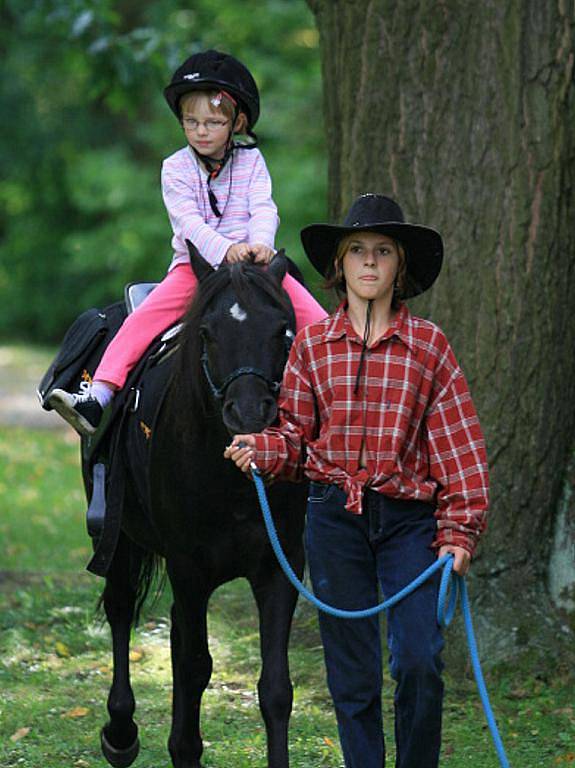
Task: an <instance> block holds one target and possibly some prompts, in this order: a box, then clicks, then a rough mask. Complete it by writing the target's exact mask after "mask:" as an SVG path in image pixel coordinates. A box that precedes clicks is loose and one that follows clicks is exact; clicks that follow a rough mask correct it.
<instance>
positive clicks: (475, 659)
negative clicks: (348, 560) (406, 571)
mask: <svg viewBox="0 0 575 768" xmlns="http://www.w3.org/2000/svg"><path fill="white" fill-rule="evenodd" d="M251 472H252V477H253V479H254V483H255V486H256V491H257V494H258V499H259V502H260V506H261V508H262V514H263V518H264V523H265V526H266V530H267V532H268V536H269V540H270V543H271V545H272V548H273V551H274V552H275V555H276V557H277V559H278V561H279V564H280V565H281V567H282V570H283V572H284V573H285V575H286V576H287V577H288V579H289V580H290V581H291V583H292V584H293V586H294V587H295V588H296V589H297V591H298V592H299V593H300V594H301V595H303V596H304V597H305V598H306V599H307V600H309V601H310V603H312V604H313V605H315V606H316V608H319V610H320V611H324V612H325V613H329V614H330V615H331V616H337V617H338V618H341V619H363V618H366V617H367V616H373V615H374V614H376V613H381V611H385V610H387V609H388V608H391V607H392V606H394V605H395V604H396V603H399V601H400V600H403V598H404V597H406V596H407V595H409V594H411V592H413V591H414V590H416V589H417V588H418V587H419V586H420V585H421V584H423V582H424V581H427V579H429V577H430V576H431V575H432V574H434V573H435V572H436V571H437V570H439V569H443V573H442V574H441V584H440V586H439V597H438V600H437V621H438V623H439V625H440V626H441V627H448V626H449V625H450V624H451V620H452V619H453V615H454V613H455V609H456V607H457V597H458V595H459V597H460V600H461V610H462V611H463V621H464V624H465V633H466V635H467V645H468V646H469V654H470V656H471V664H472V666H473V674H474V675H475V681H476V682H477V688H478V690H479V696H480V698H481V703H482V705H483V711H484V712H485V717H486V719H487V724H488V725H489V730H490V731H491V737H492V739H493V743H494V744H495V749H496V751H497V756H498V758H499V762H500V764H501V766H502V768H509V761H508V760H507V755H506V754H505V748H504V746H503V742H502V741H501V737H500V735H499V731H498V729H497V723H496V722H495V717H494V715H493V710H492V709H491V704H490V702H489V696H488V694H487V688H486V686H485V680H484V678H483V673H482V671H481V664H480V662H479V653H478V651H477V643H476V641H475V634H474V632H473V624H472V622H471V609H470V607H469V596H468V594H467V585H466V583H465V579H464V578H462V577H461V576H459V575H458V574H457V573H453V555H444V557H442V558H440V559H439V560H436V562H435V563H433V565H431V566H430V567H429V568H427V569H426V570H425V571H423V572H422V573H420V574H419V576H417V578H415V579H414V580H413V581H412V582H411V583H410V584H408V585H407V586H406V587H404V588H403V589H401V590H400V591H399V592H396V594H395V595H393V596H392V597H390V598H388V599H387V600H384V602H382V603H379V605H374V606H373V607H372V608H365V609H364V610H359V611H344V610H342V609H340V608H334V607H333V606H331V605H328V604H327V603H324V602H323V601H322V600H319V599H318V598H317V597H316V596H315V595H314V594H313V593H312V592H310V591H309V589H307V588H306V587H305V586H304V585H303V584H302V583H301V581H300V580H299V579H298V577H297V576H296V574H295V572H294V570H293V568H292V567H291V565H290V564H289V563H288V561H287V558H286V556H285V554H284V551H283V549H282V547H281V544H280V542H279V538H278V534H277V531H276V528H275V525H274V521H273V519H272V515H271V511H270V505H269V502H268V498H267V494H266V491H265V487H264V483H263V480H262V478H261V477H260V474H259V472H258V470H257V468H256V467H255V465H253V464H252V469H251ZM448 593H449V601H447V595H448ZM446 602H447V607H446Z"/></svg>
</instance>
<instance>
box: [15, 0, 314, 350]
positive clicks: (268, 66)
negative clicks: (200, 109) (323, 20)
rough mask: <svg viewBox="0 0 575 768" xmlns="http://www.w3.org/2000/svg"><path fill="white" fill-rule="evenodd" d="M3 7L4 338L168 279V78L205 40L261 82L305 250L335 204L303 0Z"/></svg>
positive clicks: (268, 146) (98, 0)
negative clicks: (308, 234)
mask: <svg viewBox="0 0 575 768" xmlns="http://www.w3.org/2000/svg"><path fill="white" fill-rule="evenodd" d="M0 19H1V25H0V41H1V45H2V52H3V57H2V58H3V65H4V76H3V78H2V79H1V81H0V110H1V112H2V115H3V119H2V121H0V338H19V339H29V340H34V341H40V342H53V341H57V340H59V338H60V337H61V335H62V334H63V332H64V330H65V328H66V327H67V325H68V324H69V323H70V322H71V321H72V320H73V318H74V317H75V316H76V315H77V314H78V313H79V312H81V311H82V310H83V309H85V308H87V307H88V306H103V305H106V304H108V303H110V302H111V301H115V300H116V299H117V298H118V297H119V296H120V295H121V292H122V289H123V286H124V284H125V283H127V282H130V281H132V280H138V279H141V280H156V279H161V277H162V276H163V274H164V273H165V270H166V268H167V265H168V263H169V261H170V257H171V252H170V226H169V222H168V219H167V216H166V213H165V210H164V206H163V202H162V199H161V194H160V185H159V174H160V165H161V161H162V159H163V158H164V157H166V156H167V155H169V154H171V153H172V152H173V151H175V150H176V149H178V148H179V147H181V146H183V143H184V142H183V136H182V135H181V131H180V128H179V126H178V124H177V122H176V121H175V120H174V118H173V116H172V115H171V113H170V112H169V110H168V107H167V105H166V104H165V102H164V99H163V96H162V89H163V87H164V86H165V85H166V84H167V82H168V81H169V78H170V76H171V73H172V72H173V70H174V69H175V68H176V67H177V66H178V64H180V63H181V61H182V60H183V59H184V58H185V57H187V56H188V55H190V54H191V53H193V52H196V51H198V50H202V49H204V48H208V47H214V48H218V49H220V50H225V51H228V52H231V53H233V54H234V55H236V56H237V57H239V58H240V59H242V60H243V61H245V62H246V63H247V64H248V66H249V67H250V69H251V70H252V72H253V74H254V76H255V78H256V80H257V82H258V85H259V87H260V90H261V97H262V116H261V118H260V121H259V123H258V126H257V132H258V135H259V137H260V143H261V147H262V150H263V152H264V155H265V157H266V159H267V161H268V165H269V168H270V171H271V174H272V178H273V180H274V196H275V199H276V202H277V203H278V206H279V209H280V216H281V219H282V224H281V226H280V230H279V233H278V238H277V245H278V246H283V247H285V248H286V249H287V251H288V253H289V254H290V255H291V256H292V257H293V258H294V259H295V260H296V261H298V262H299V263H300V264H302V265H304V262H303V256H302V252H301V247H300V244H299V229H300V228H301V227H302V226H303V225H305V224H307V223H309V222H310V221H312V220H318V219H322V218H324V217H325V209H326V203H325V189H326V153H325V149H324V140H323V128H322V117H321V115H322V100H321V84H320V63H319V51H318V35H317V32H316V30H315V27H314V22H313V17H312V14H311V12H310V11H309V9H308V8H307V6H306V4H305V1H304V0H218V2H217V3H214V2H213V1H212V0H192V1H191V2H190V0H187V1H186V2H183V1H182V0H155V2H154V3H140V2H136V0H32V2H30V0H5V3H4V4H3V7H2V10H1V11H0ZM304 270H305V265H304ZM307 274H308V276H309V277H310V278H311V279H312V283H313V282H314V281H315V278H314V277H313V274H312V273H311V272H310V271H309V270H307Z"/></svg>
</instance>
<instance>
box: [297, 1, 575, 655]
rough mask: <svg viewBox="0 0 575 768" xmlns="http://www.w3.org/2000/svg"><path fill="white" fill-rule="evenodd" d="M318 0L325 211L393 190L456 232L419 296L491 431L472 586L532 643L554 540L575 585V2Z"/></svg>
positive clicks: (448, 236)
mask: <svg viewBox="0 0 575 768" xmlns="http://www.w3.org/2000/svg"><path fill="white" fill-rule="evenodd" d="M308 2H309V5H310V7H311V8H312V10H313V11H314V12H315V14H316V20H317V25H318V28H319V32H320V47H321V51H322V67H323V77H324V94H325V96H324V98H325V105H324V107H325V123H326V132H327V143H328V153H329V210H330V216H331V217H332V219H333V220H334V221H335V220H339V219H341V217H342V216H343V215H344V213H345V211H346V209H347V208H348V206H349V204H350V202H351V201H352V199H353V198H354V197H355V196H356V195H357V194H360V193H363V192H382V193H384V194H388V195H390V196H391V197H393V198H395V199H396V200H398V202H399V203H400V204H401V206H402V207H403V209H404V212H405V214H406V218H407V219H408V220H410V221H415V222H420V223H424V224H427V225H430V226H434V227H435V228H437V229H438V230H439V231H440V232H441V233H442V235H443V238H444V243H445V262H444V267H443V271H442V274H441V276H440V278H439V279H438V281H437V283H436V285H435V287H434V288H433V289H432V290H431V291H429V292H428V294H426V295H424V296H423V297H421V298H420V299H417V300H415V301H414V302H411V304H412V309H413V310H414V311H415V312H416V313H418V314H423V315H424V316H431V318H432V319H433V320H434V321H436V322H437V323H438V324H439V325H440V326H441V327H442V328H443V329H444V330H445V331H446V333H447V335H448V338H449V339H450V341H451V343H452V345H453V347H454V349H455V352H456V355H457V356H458V358H459V361H460V363H461V365H462V367H463V369H464V371H465V373H466V375H467V378H468V381H469V384H470V387H471V390H472V393H473V397H474V400H475V403H476V406H477V409H478V411H479V415H480V419H481V422H482V425H483V428H484V431H485V435H486V440H487V447H488V453H489V457H490V467H491V477H492V494H491V510H492V511H491V514H490V518H489V528H488V533H487V534H486V535H485V537H484V540H483V543H482V545H481V547H480V551H479V554H478V557H477V559H476V562H475V565H474V568H473V571H474V574H475V577H476V578H475V580H474V584H473V585H472V589H476V590H478V591H479V592H483V591H485V593H486V594H487V593H488V592H492V593H493V596H492V599H491V600H490V599H489V598H486V601H484V602H485V605H486V613H487V614H488V615H489V607H488V606H489V605H490V604H492V605H495V603H496V602H497V601H501V600H504V601H507V604H508V606H510V607H509V610H510V612H511V614H510V617H509V619H502V618H501V616H500V615H498V614H497V615H496V613H497V612H496V611H495V608H494V613H493V622H492V625H491V627H490V628H489V629H487V630H486V632H492V633H493V632H496V630H495V628H494V627H495V624H496V623H498V624H499V625H501V626H502V632H506V633H507V634H509V633H511V634H512V635H513V633H514V636H515V637H516V639H517V637H519V638H521V637H523V638H524V640H525V638H526V642H528V641H529V639H530V638H531V637H533V632H534V631H535V630H534V628H533V627H530V626H529V624H530V623H531V622H532V614H531V613H530V612H528V611H526V601H527V600H528V599H529V600H532V599H534V600H535V602H538V604H539V606H540V607H543V605H544V602H545V600H547V599H548V598H547V596H548V589H549V587H550V586H551V592H552V593H553V588H552V585H553V581H554V576H555V575H556V574H555V572H554V570H553V569H555V568H556V567H557V550H558V549H559V550H560V559H561V562H562V566H563V567H564V568H565V570H564V576H563V577H562V578H563V582H561V579H560V580H559V582H561V583H562V590H558V589H556V590H555V592H556V597H558V596H559V593H562V594H563V595H565V594H566V592H565V590H567V592H569V589H572V588H573V587H574V586H575V524H574V523H573V501H572V500H571V493H570V492H571V489H572V487H573V480H574V476H575V471H574V470H573V465H572V464H571V469H569V466H570V461H571V457H572V456H573V455H574V454H575V440H574V438H573V433H574V426H575V423H574V422H575V413H574V409H573V402H574V394H575V391H574V390H575V387H574V382H575V354H574V351H575V316H574V314H573V306H574V302H573V295H574V289H575V268H574V261H575V259H574V257H575V227H574V218H575V217H574V213H575V207H574V205H573V203H574V193H575V87H574V79H573V65H574V32H573V30H574V28H575V4H574V3H573V2H567V0H557V1H556V2H545V3H542V2H540V1H539V0H524V1H523V2H522V1H521V0H514V1H513V2H509V3H499V2H497V0H488V2H485V3H470V2H464V0H441V1H440V2H436V1H435V0H421V1H419V2H418V1H416V0H402V2H399V1H398V0H308ZM569 505H571V506H569ZM561 509H563V510H564V514H563V518H562V519H563V522H561V519H559V518H560V515H559V512H560V510H561ZM569 510H570V511H569ZM561 526H562V527H561ZM496 577H497V578H496ZM482 586H485V587H486V588H487V587H488V589H485V590H482V588H481V587H482ZM494 589H498V590H499V589H501V590H502V591H503V593H502V594H503V596H502V597H501V596H499V597H496V596H495V593H494V592H493V590H494ZM558 599H559V602H560V598H559V597H558ZM563 607H564V608H567V609H568V608H569V601H567V604H563ZM572 607H573V604H572V603H571V608H572ZM488 623H489V622H488ZM524 625H525V626H524ZM522 627H524V629H522ZM512 630H513V632H512ZM519 642H520V640H518V641H517V643H519ZM517 643H515V646H517Z"/></svg>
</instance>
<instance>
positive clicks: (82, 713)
mask: <svg viewBox="0 0 575 768" xmlns="http://www.w3.org/2000/svg"><path fill="white" fill-rule="evenodd" d="M89 711H90V710H89V709H88V708H87V707H74V709H69V710H68V711H67V712H63V713H62V714H61V715H60V717H86V715H87V714H88V712H89Z"/></svg>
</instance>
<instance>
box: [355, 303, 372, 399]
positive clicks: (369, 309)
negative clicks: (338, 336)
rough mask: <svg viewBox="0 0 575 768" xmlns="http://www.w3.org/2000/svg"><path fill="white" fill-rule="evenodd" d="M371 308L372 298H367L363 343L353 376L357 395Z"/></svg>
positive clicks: (369, 327)
mask: <svg viewBox="0 0 575 768" xmlns="http://www.w3.org/2000/svg"><path fill="white" fill-rule="evenodd" d="M372 308H373V299H368V302H367V310H366V314H365V328H364V331H363V343H362V345H361V355H360V356H359V365H358V368H357V374H356V377H355V386H354V388H353V394H354V395H357V393H358V391H359V380H360V378H361V373H362V371H363V363H364V360H365V353H366V351H367V343H368V341H369V336H370V334H371V310H372Z"/></svg>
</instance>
